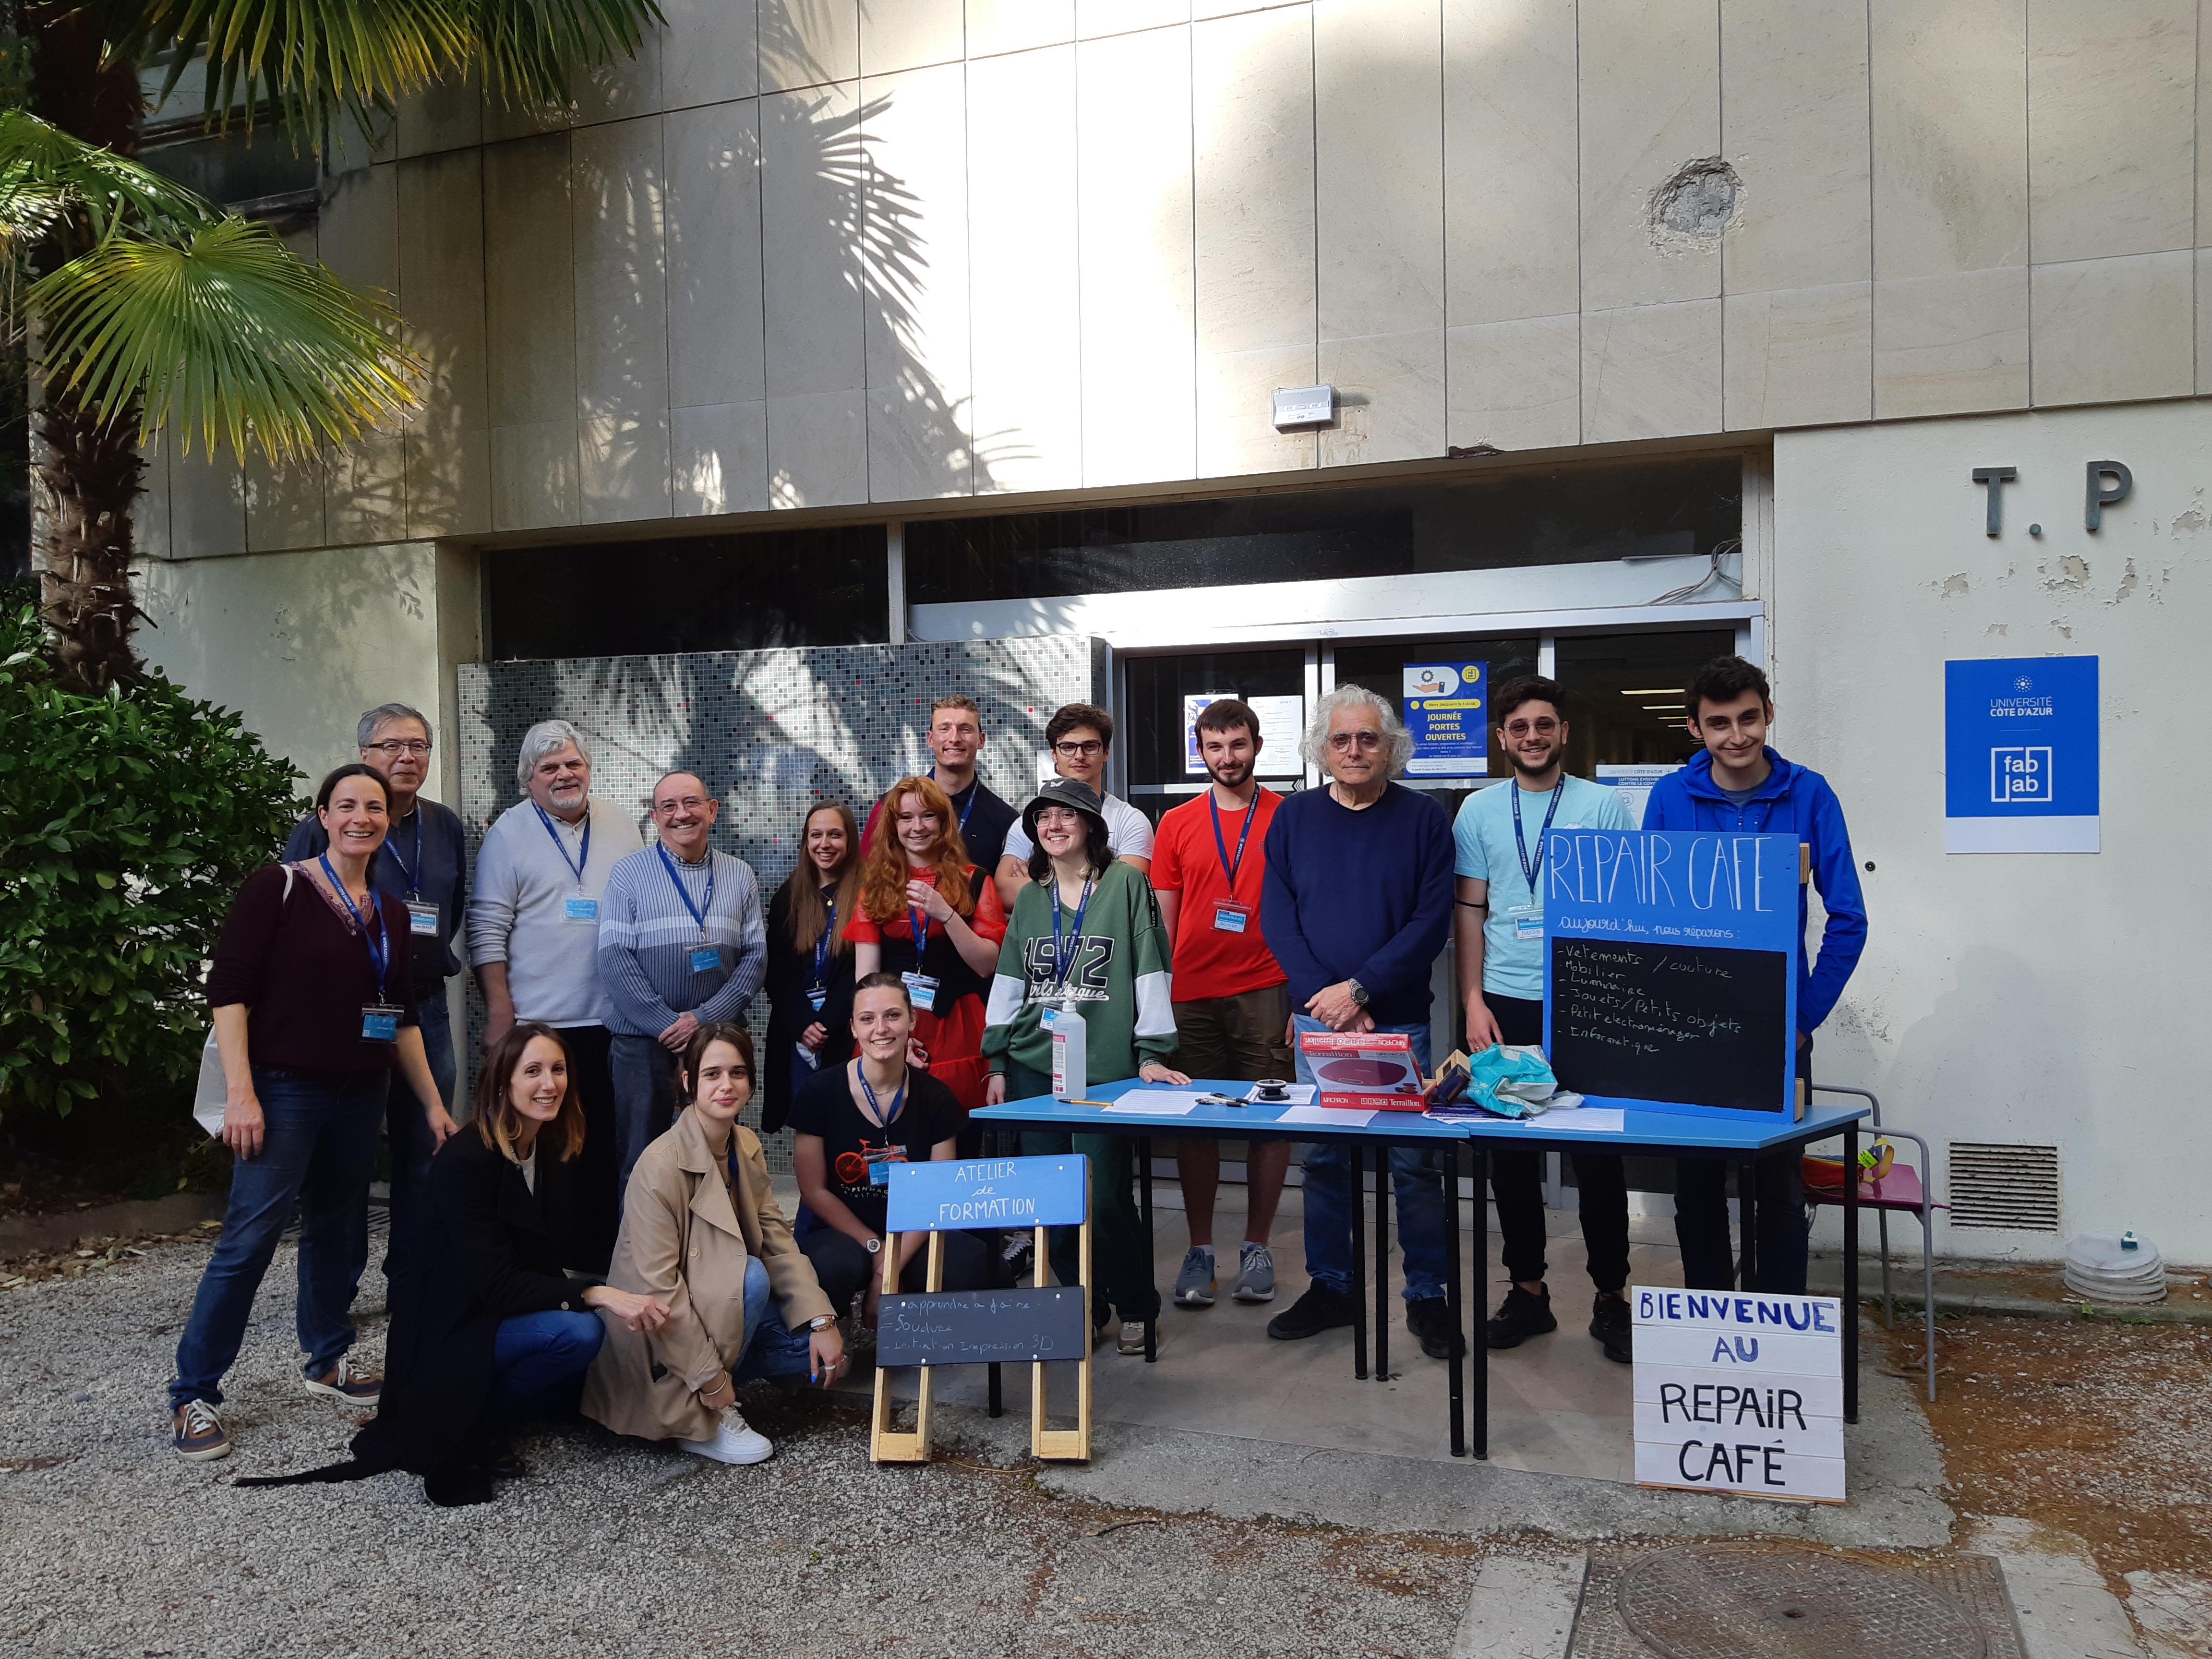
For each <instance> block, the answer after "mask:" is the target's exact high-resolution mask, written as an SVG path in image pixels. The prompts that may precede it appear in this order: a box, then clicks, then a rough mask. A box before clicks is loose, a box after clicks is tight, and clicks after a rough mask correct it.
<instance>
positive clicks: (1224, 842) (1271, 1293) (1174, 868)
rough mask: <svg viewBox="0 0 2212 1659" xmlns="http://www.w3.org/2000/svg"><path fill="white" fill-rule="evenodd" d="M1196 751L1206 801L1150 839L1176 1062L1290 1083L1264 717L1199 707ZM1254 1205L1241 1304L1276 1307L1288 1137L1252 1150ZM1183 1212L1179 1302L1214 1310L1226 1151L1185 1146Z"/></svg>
mask: <svg viewBox="0 0 2212 1659" xmlns="http://www.w3.org/2000/svg"><path fill="white" fill-rule="evenodd" d="M1198 745H1199V755H1200V758H1201V759H1202V760H1204V761H1205V763H1206V775H1207V776H1208V777H1209V778H1211V779H1212V782H1211V783H1210V784H1209V785H1208V787H1207V788H1206V793H1204V794H1203V795H1200V797H1199V798H1198V799H1195V800H1189V801H1185V802H1184V803H1183V804H1182V805H1181V806H1178V807H1176V809H1175V810H1174V811H1171V812H1169V813H1167V814H1166V815H1164V817H1162V818H1161V819H1160V827H1159V830H1158V835H1157V836H1156V837H1155V838H1154V841H1153V843H1152V890H1153V891H1154V892H1155V893H1156V894H1157V895H1158V897H1159V902H1160V916H1161V919H1162V920H1163V921H1164V922H1165V924H1166V926H1167V930H1168V937H1169V938H1170V939H1171V940H1173V941H1174V946H1175V972H1174V980H1175V1022H1176V1042H1177V1045H1178V1047H1177V1057H1176V1069H1177V1070H1179V1071H1182V1072H1187V1073H1189V1074H1190V1075H1191V1076H1192V1077H1194V1078H1208V1079H1222V1080H1231V1079H1235V1080H1241V1081H1243V1082H1246V1083H1257V1082H1259V1081H1260V1080H1261V1079H1262V1078H1283V1079H1288V1078H1289V1077H1291V1075H1292V1072H1291V1051H1290V1046H1289V1043H1288V1042H1286V1040H1285V1033H1286V1031H1287V1030H1288V1029H1289V1026H1290V1012H1291V1010H1290V999H1289V995H1288V994H1287V993H1286V992H1285V990H1284V988H1283V987H1284V984H1285V981H1286V979H1287V978H1288V975H1285V973H1284V972H1283V970H1282V969H1281V967H1280V966H1279V965H1278V964H1277V963H1276V961H1275V958H1274V957H1273V956H1271V955H1269V954H1268V951H1267V940H1266V939H1262V938H1261V936H1260V887H1261V882H1262V881H1263V880H1264V878H1266V875H1267V853H1266V852H1265V850H1264V849H1265V848H1266V847H1267V825H1268V823H1269V822H1270V821H1271V820H1273V817H1274V816H1275V808H1276V807H1277V806H1278V805H1280V804H1281V802H1282V799H1283V798H1282V797H1281V796H1280V795H1279V794H1277V793H1275V792H1274V791H1273V790H1272V789H1263V788H1261V787H1260V782H1259V780H1258V778H1257V777H1256V776H1255V775H1254V770H1255V768H1256V767H1257V765H1258V764H1259V759H1260V717H1259V716H1258V715H1257V714H1254V713H1253V712H1252V709H1251V708H1250V706H1249V704H1246V703H1243V702H1238V701H1237V699H1236V698H1234V697H1222V698H1219V699H1217V700H1216V701H1215V702H1210V703H1208V704H1206V707H1205V708H1203V709H1201V710H1200V712H1199V716H1198ZM1244 1158H1245V1162H1244V1179H1245V1193H1246V1194H1247V1198H1248V1201H1249V1209H1248V1217H1247V1221H1246V1225H1245V1229H1244V1243H1243V1249H1241V1250H1240V1251H1239V1252H1238V1257H1237V1288H1236V1290H1235V1291H1233V1292H1232V1294H1233V1295H1234V1296H1235V1297H1236V1298H1237V1300H1238V1301H1239V1302H1272V1301H1273V1300H1274V1299H1275V1259H1274V1256H1273V1254H1272V1253H1271V1252H1270V1251H1269V1249H1268V1248H1267V1239H1268V1235H1269V1233H1270V1232H1271V1231H1273V1227H1274V1225H1275V1206H1276V1205H1277V1204H1279V1202H1281V1200H1282V1196H1283V1174H1284V1171H1285V1170H1287V1169H1289V1167H1290V1162H1291V1146H1290V1143H1289V1142H1288V1141H1286V1140H1254V1141H1248V1142H1247V1143H1246V1144H1245V1154H1244ZM1176 1164H1177V1165H1178V1166H1179V1168H1180V1170H1181V1173H1182V1201H1183V1212H1184V1214H1185V1216H1186V1217H1187V1218H1188V1220H1189V1223H1190V1249H1189V1250H1188V1253H1186V1254H1185V1255H1184V1256H1183V1261H1182V1273H1179V1274H1177V1275H1176V1287H1175V1301H1176V1306H1177V1307H1179V1308H1210V1307H1212V1305H1213V1293H1214V1282H1215V1281H1214V1267H1213V1198H1214V1193H1215V1191H1216V1189H1217V1188H1218V1187H1219V1186H1220V1184H1221V1146H1220V1143H1219V1142H1218V1141H1213V1140H1178V1141H1177V1142H1176Z"/></svg>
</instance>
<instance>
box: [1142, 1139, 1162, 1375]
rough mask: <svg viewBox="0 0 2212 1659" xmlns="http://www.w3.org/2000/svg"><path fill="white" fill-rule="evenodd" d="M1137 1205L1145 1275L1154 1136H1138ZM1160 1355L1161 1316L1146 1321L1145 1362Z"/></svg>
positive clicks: (1148, 1272)
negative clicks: (1142, 1233) (1141, 1222)
mask: <svg viewBox="0 0 2212 1659" xmlns="http://www.w3.org/2000/svg"><path fill="white" fill-rule="evenodd" d="M1137 1207H1138V1209H1139V1211H1141V1212H1143V1214H1144V1218H1145V1276H1146V1278H1147V1279H1149V1278H1151V1277H1152V1261H1153V1257H1152V1249H1153V1246H1152V1137H1151V1136H1150V1135H1139V1136H1138V1137H1137ZM1159 1357H1160V1316H1159V1315H1158V1314H1157V1313H1155V1314H1154V1315H1153V1316H1152V1317H1151V1318H1150V1319H1147V1320H1146V1322H1145V1364H1147V1365H1152V1364H1158V1361H1159Z"/></svg>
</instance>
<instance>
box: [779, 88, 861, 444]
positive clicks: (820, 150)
mask: <svg viewBox="0 0 2212 1659" xmlns="http://www.w3.org/2000/svg"><path fill="white" fill-rule="evenodd" d="M760 121H761V239H762V273H763V281H762V288H763V296H764V304H765V312H766V316H767V325H768V352H767V366H768V395H769V398H770V399H771V400H773V399H775V398H785V397H793V396H807V397H812V396H818V395H820V394H822V393H823V392H858V391H860V389H861V388H862V387H863V386H866V384H867V337H866V331H864V329H863V328H862V326H861V320H860V281H861V276H860V223H861V220H860V186H861V179H862V177H863V175H864V174H865V173H866V157H865V155H864V153H863V150H862V147H861V137H860V85H859V82H852V81H848V82H840V83H839V84H837V85H836V86H825V87H814V88H809V89H808V90H806V91H804V92H787V93H779V94H775V95H773V96H763V98H762V99H761V100H760ZM770 425H771V428H772V427H773V425H774V422H773V421H771V422H770Z"/></svg>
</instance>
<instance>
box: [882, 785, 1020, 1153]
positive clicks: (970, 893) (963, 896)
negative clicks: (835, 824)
mask: <svg viewBox="0 0 2212 1659" xmlns="http://www.w3.org/2000/svg"><path fill="white" fill-rule="evenodd" d="M845 937H846V939H848V940H849V941H850V942H851V944H852V946H853V975H854V979H855V981H859V980H863V979H866V977H867V976H868V975H870V974H872V973H876V972H878V971H884V972H890V973H895V974H898V975H902V977H903V978H904V980H905V982H906V987H907V990H908V994H909V995H910V996H912V998H913V999H914V1036H915V1046H916V1047H917V1048H919V1049H920V1050H921V1056H920V1058H921V1061H922V1063H923V1064H924V1065H925V1066H927V1068H928V1072H929V1074H930V1076H932V1077H933V1078H935V1079H937V1080H938V1081H939V1083H942V1084H943V1085H945V1087H946V1088H948V1089H950V1090H951V1091H952V1095H953V1098H955V1099H956V1100H957V1101H958V1102H959V1103H960V1104H961V1106H962V1108H963V1109H965V1110H968V1111H973V1110H975V1109H976V1108H977V1107H979V1106H981V1104H982V1103H983V1088H984V1083H985V1079H986V1074H987V1069H988V1068H987V1066H985V1065H984V1062H983V998H984V995H985V994H986V992H987V990H988V989H989V987H990V983H991V975H992V973H993V972H994V970H995V969H996V968H997V966H998V961H999V941H1000V940H1001V939H1004V938H1006V912H1005V911H1004V910H1003V909H1002V908H1000V904H999V895H998V891H997V890H996V889H995V888H994V886H993V885H992V883H991V881H990V878H988V877H987V876H985V875H982V874H980V873H979V872H977V870H976V868H975V866H974V865H972V864H970V863H969V861H968V849H967V848H966V846H965V845H964V844H963V842H961V839H960V829H959V826H958V824H957V822H956V821H955V819H954V817H953V813H952V803H951V801H950V800H949V799H946V798H945V791H944V790H942V789H940V788H939V787H937V785H936V784H935V783H934V782H933V781H931V780H930V779H928V778H901V779H900V780H899V781H897V782H896V783H895V784H893V785H892V786H891V787H890V789H889V790H888V791H886V792H885V793H884V802H883V810H882V813H881V816H880V817H878V821H877V826H876V834H875V838H874V839H873V840H872V841H871V842H869V844H868V854H867V862H866V865H865V866H863V867H862V870H861V872H860V906H859V913H858V914H857V915H854V917H853V918H852V920H851V921H848V922H847V923H846V924H845ZM973 1134H974V1132H973V1131H963V1135H973ZM979 1145H980V1139H979Z"/></svg>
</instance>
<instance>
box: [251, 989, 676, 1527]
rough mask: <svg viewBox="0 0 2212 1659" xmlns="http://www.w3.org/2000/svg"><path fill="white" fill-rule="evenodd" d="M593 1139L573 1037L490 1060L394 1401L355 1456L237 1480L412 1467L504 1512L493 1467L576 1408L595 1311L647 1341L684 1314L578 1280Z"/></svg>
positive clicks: (531, 1035) (395, 1335)
mask: <svg viewBox="0 0 2212 1659" xmlns="http://www.w3.org/2000/svg"><path fill="white" fill-rule="evenodd" d="M583 1144H584V1115H583V1110H582V1108H581V1107H580V1104H579V1103H578V1102H577V1099H576V1097H575V1095H574V1092H573V1091H571V1089H570V1087H569V1082H568V1050H567V1049H566V1048H564V1047H563V1046H562V1042H561V1038H560V1035H559V1033H558V1032H556V1031H555V1030H553V1029H552V1028H551V1027H550V1026H547V1025H540V1024H523V1025H517V1026H516V1027H515V1028H514V1029H513V1030H512V1031H510V1032H508V1033H507V1037H506V1038H505V1040H504V1041H502V1042H501V1043H500V1045H499V1047H498V1048H496V1049H495V1050H494V1051H493V1053H492V1054H491V1057H490V1059H489V1060H488V1061H487V1062H486V1064H485V1066H484V1070H483V1078H482V1079H481V1081H480V1082H479V1084H478V1085H477V1102H476V1118H475V1121H474V1122H472V1123H471V1124H470V1125H469V1126H468V1127H467V1128H465V1129H464V1130H462V1131H461V1132H460V1133H458V1134H456V1135H454V1136H453V1138H452V1139H450V1140H448V1141H447V1143H446V1144H445V1146H443V1147H442V1148H441V1150H440V1152H439V1153H438V1155H437V1157H436V1158H434V1159H432V1160H431V1164H430V1179H429V1182H428V1194H427V1197H426V1199H425V1202H424V1209H425V1211H426V1212H427V1213H426V1215H425V1216H424V1222H425V1237H424V1241H423V1243H424V1249H425V1254H424V1257H423V1259H424V1261H427V1262H428V1263H429V1264H431V1266H430V1267H429V1270H428V1271H427V1272H425V1273H423V1274H422V1276H421V1279H419V1281H418V1283H417V1285H416V1289H415V1292H414V1294H413V1295H411V1296H410V1297H408V1298H406V1299H405V1300H404V1301H403V1302H402V1303H401V1304H400V1305H399V1306H398V1308H397V1309H395V1310H394V1311H393V1316H392V1338H391V1341H390V1343H389V1345H388V1346H387V1350H386V1354H385V1378H384V1397H383V1399H382V1401H380V1408H379V1410H378V1412H377V1414H376V1416H375V1418H374V1419H373V1420H372V1421H371V1422H370V1423H369V1425H368V1426H367V1427H366V1428H364V1429H363V1430H362V1431H361V1432H360V1433H359V1434H358V1435H356V1436H355V1437H354V1441H353V1447H352V1450H353V1456H354V1461H353V1462H351V1463H340V1464H334V1465H332V1466H331V1468H325V1469H315V1470H311V1471H309V1472H308V1473H307V1474H300V1475H288V1476H282V1477H279V1478H278V1479H277V1480H252V1481H240V1482H238V1483H237V1484H239V1485H240V1486H248V1485H251V1486H268V1485H280V1484H281V1485H290V1484H294V1483H298V1482H304V1481H316V1480H361V1479H363V1478H365V1477H367V1476H368V1475H372V1474H381V1473H382V1472H384V1471H385V1470H387V1469H407V1470H410V1471H412V1472H413V1473H415V1474H419V1475H421V1476H422V1489H423V1492H424V1494H425V1495H426V1496H427V1497H428V1498H429V1499H430V1501H431V1502H432V1503H434V1504H447V1505H453V1504H481V1503H484V1502H486V1501H488V1500H489V1498H490V1497H491V1477H490V1471H489V1465H490V1464H491V1463H492V1462H494V1461H495V1459H496V1457H497V1454H498V1448H499V1446H500V1444H501V1441H502V1440H503V1438H504V1437H505V1436H506V1434H507V1431H509V1430H510V1429H511V1428H513V1426H514V1425H516V1424H518V1423H520V1422H522V1421H523V1420H525V1419H528V1418H531V1417H533V1416H538V1415H540V1414H547V1413H566V1412H573V1411H574V1409H575V1405H576V1401H577V1399H578V1397H579V1395H580V1393H581V1392H582V1389H583V1382H584V1374H585V1372H586V1371H587V1370H590V1369H591V1364H592V1359H593V1358H595V1357H596V1356H597V1355H598V1353H599V1343H600V1340H601V1339H602V1337H603V1335H604V1331H603V1328H602V1327H601V1326H600V1323H599V1316H598V1315H597V1314H596V1313H594V1312H593V1311H592V1310H594V1309H599V1308H604V1309H605V1310H607V1311H608V1312H610V1313H611V1314H613V1315H614V1316H616V1317H617V1318H618V1319H620V1320H621V1321H622V1322H623V1324H625V1325H627V1326H628V1327H629V1328H630V1329H632V1330H635V1331H644V1332H650V1331H653V1330H657V1329H659V1327H660V1326H661V1325H662V1324H663V1323H664V1322H665V1321H666V1320H667V1318H668V1309H667V1307H666V1305H665V1304H663V1303H661V1302H659V1301H657V1300H655V1299H654V1298H653V1297H649V1296H638V1295H634V1294H632V1293H631V1292H629V1291H617V1290H615V1289H613V1288H611V1287H610V1286H608V1285H599V1284H593V1283H591V1282H589V1281H587V1280H584V1279H571V1278H570V1277H569V1276H568V1274H567V1273H564V1272H563V1271H562V1264H561V1243H562V1240H563V1239H564V1238H566V1237H567V1236H568V1218H569V1211H570V1206H571V1204H572V1202H573V1200H574V1189H575V1184H576V1177H575V1158H576V1154H577V1152H579V1151H580V1150H581V1148H582V1146H583Z"/></svg>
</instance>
